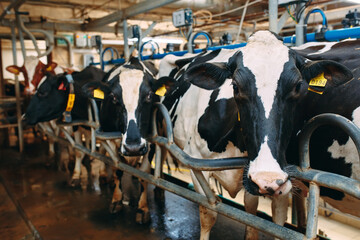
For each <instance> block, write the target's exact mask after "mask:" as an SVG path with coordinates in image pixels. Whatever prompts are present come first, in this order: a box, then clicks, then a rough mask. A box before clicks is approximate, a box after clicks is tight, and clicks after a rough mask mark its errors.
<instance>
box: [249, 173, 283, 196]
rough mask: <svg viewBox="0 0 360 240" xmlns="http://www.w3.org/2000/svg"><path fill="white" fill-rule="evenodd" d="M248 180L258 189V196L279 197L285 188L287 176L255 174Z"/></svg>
mask: <svg viewBox="0 0 360 240" xmlns="http://www.w3.org/2000/svg"><path fill="white" fill-rule="evenodd" d="M249 178H250V179H251V181H253V182H254V183H255V184H256V185H257V186H258V187H259V193H260V194H269V195H281V194H283V193H284V192H283V191H282V189H283V188H286V186H285V185H286V182H287V176H284V174H281V173H274V172H257V173H254V174H250V175H249ZM284 190H285V189H284Z"/></svg>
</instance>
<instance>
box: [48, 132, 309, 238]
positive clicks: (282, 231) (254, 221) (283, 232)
mask: <svg viewBox="0 0 360 240" xmlns="http://www.w3.org/2000/svg"><path fill="white" fill-rule="evenodd" d="M50 137H52V138H54V139H55V140H57V141H61V142H63V143H65V144H69V142H68V141H66V140H65V139H63V138H61V137H57V136H55V135H53V134H50ZM74 148H76V149H77V150H80V151H83V152H84V153H85V154H88V155H90V156H92V157H94V158H96V159H99V160H101V161H103V162H104V163H106V164H108V165H109V166H112V167H118V168H119V169H120V170H122V171H125V172H128V173H130V174H131V175H133V176H135V177H138V178H141V179H143V180H145V181H147V182H149V183H151V184H153V185H155V186H158V187H160V188H162V189H164V190H167V191H169V192H171V193H174V194H177V195H179V196H181V197H183V198H186V199H188V200H190V201H192V202H195V203H197V204H200V205H202V206H204V207H206V208H208V209H210V210H213V211H216V212H218V213H220V214H222V215H224V216H227V217H229V218H231V219H233V220H235V221H238V222H241V223H243V224H246V225H250V226H252V227H254V228H256V229H258V230H259V231H262V232H265V233H268V234H271V235H273V236H275V237H278V238H281V239H289V240H303V239H304V235H303V234H301V233H298V232H296V231H293V230H291V229H288V228H285V227H282V226H280V225H277V224H275V223H272V222H269V221H267V220H265V219H262V218H259V217H257V216H255V215H252V214H250V213H247V212H245V211H242V210H239V209H237V208H235V207H231V206H229V205H227V204H224V203H217V204H215V205H213V204H210V203H209V202H208V199H207V198H206V197H205V196H203V195H201V194H199V193H196V192H193V191H191V190H188V189H186V188H184V187H181V186H178V185H176V184H174V183H171V182H169V181H166V180H164V179H162V178H155V177H154V176H153V175H151V174H149V173H145V172H143V171H141V170H138V169H136V168H133V167H131V166H129V165H127V164H125V163H122V162H119V163H118V165H117V166H116V165H115V164H114V162H113V161H112V159H111V158H109V157H106V156H104V155H102V154H100V153H97V152H91V151H90V150H89V149H87V148H86V147H84V146H81V145H79V144H77V143H76V144H75V145H74Z"/></svg>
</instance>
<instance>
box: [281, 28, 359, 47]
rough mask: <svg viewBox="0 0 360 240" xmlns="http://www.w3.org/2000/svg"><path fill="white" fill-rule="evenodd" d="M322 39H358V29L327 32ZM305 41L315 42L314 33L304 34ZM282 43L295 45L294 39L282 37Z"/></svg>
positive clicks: (293, 37)
mask: <svg viewBox="0 0 360 240" xmlns="http://www.w3.org/2000/svg"><path fill="white" fill-rule="evenodd" d="M324 38H325V40H326V41H339V40H342V39H346V38H360V27H353V28H343V29H336V30H329V31H326V32H325V35H324ZM306 39H307V41H308V42H316V39H315V33H308V34H306ZM283 41H284V43H291V44H295V42H296V37H295V36H290V37H284V38H283Z"/></svg>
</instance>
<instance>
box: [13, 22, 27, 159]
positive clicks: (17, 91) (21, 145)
mask: <svg viewBox="0 0 360 240" xmlns="http://www.w3.org/2000/svg"><path fill="white" fill-rule="evenodd" d="M14 25H15V24H14V22H12V24H11V43H12V53H13V61H14V65H17V57H16V35H15V26H14ZM15 96H16V117H17V124H18V138H19V151H20V152H22V151H23V150H24V138H23V128H22V122H21V99H20V85H19V78H18V76H17V75H15Z"/></svg>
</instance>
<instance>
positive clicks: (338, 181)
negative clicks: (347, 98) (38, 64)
mask: <svg viewBox="0 0 360 240" xmlns="http://www.w3.org/2000/svg"><path fill="white" fill-rule="evenodd" d="M90 106H91V107H90ZM156 108H157V111H159V112H161V114H162V115H163V116H164V118H165V119H166V123H167V124H166V126H167V127H166V135H167V137H161V136H158V134H157V130H156V125H154V126H153V134H152V136H150V137H149V141H150V142H152V143H155V144H156V157H155V169H154V173H153V174H148V173H144V172H142V171H140V170H138V169H136V168H133V167H130V166H128V165H127V164H125V163H122V162H121V161H120V162H119V164H118V165H117V166H115V165H114V161H113V159H114V158H115V159H118V158H119V157H118V156H117V153H115V152H114V151H113V150H112V149H111V147H110V146H109V145H108V141H109V140H113V139H120V138H121V135H120V133H119V132H113V133H111V132H110V133H105V132H101V131H99V129H98V126H99V122H98V116H97V112H98V111H97V106H96V103H95V101H91V104H90V105H89V110H88V111H89V116H90V117H89V119H91V120H90V121H88V122H73V123H61V122H58V126H59V127H60V128H61V131H62V132H63V133H64V136H65V138H61V137H59V136H57V135H56V134H55V133H54V132H53V131H52V130H51V129H49V128H47V127H46V125H43V124H39V126H40V128H41V130H42V131H43V132H44V134H46V135H47V136H48V137H50V138H53V139H54V140H56V141H58V142H61V143H64V144H69V145H71V146H72V147H73V148H75V149H77V150H80V151H82V152H84V153H85V154H87V155H89V156H92V157H94V158H96V159H100V160H101V161H103V162H104V163H106V164H107V165H109V166H112V167H115V168H118V169H120V170H122V171H124V172H128V173H130V174H131V175H133V176H135V177H138V178H140V179H143V180H144V181H147V182H149V183H151V184H153V185H155V186H157V187H160V188H162V189H164V190H166V191H169V192H171V193H175V194H177V195H179V196H181V197H183V198H185V199H189V200H190V201H193V202H195V203H197V204H200V205H202V206H205V207H207V208H209V209H212V210H214V211H216V212H218V213H220V214H222V215H224V216H227V217H229V218H231V219H233V220H236V221H239V222H241V223H244V224H246V225H248V226H252V227H254V228H256V229H258V230H260V231H262V232H264V233H267V234H270V235H272V236H275V237H278V238H281V239H304V238H306V239H314V238H316V237H317V216H318V214H317V213H318V201H319V186H324V187H328V188H332V189H336V190H339V191H343V192H345V193H348V194H350V195H352V196H354V197H356V198H359V197H360V190H359V189H360V183H359V182H358V181H356V180H352V179H349V178H346V177H343V176H339V175H336V174H331V173H326V172H321V171H318V170H313V169H311V168H309V161H310V159H309V155H308V153H309V139H310V137H311V133H312V132H313V131H314V130H315V129H316V128H317V127H318V126H321V125H323V124H336V125H339V126H341V128H342V129H344V130H345V131H346V132H347V133H348V134H349V135H350V136H351V138H352V139H353V140H354V142H355V144H356V146H357V149H358V150H359V149H360V148H359V144H360V139H359V136H360V135H359V131H360V130H359V129H358V128H357V127H356V126H355V125H354V124H352V123H351V122H350V121H348V120H347V119H345V118H343V117H341V116H338V115H334V114H324V115H320V116H317V117H315V118H314V119H312V120H311V121H310V122H309V123H308V125H307V126H306V128H305V129H304V131H303V132H302V137H301V143H300V144H301V151H300V154H301V159H302V161H301V162H302V164H301V166H300V167H296V166H293V167H292V174H293V175H292V177H295V178H297V179H299V180H303V181H306V182H309V183H310V191H309V199H308V207H307V216H308V218H307V220H305V219H304V215H303V214H302V212H303V211H305V210H304V209H299V214H298V216H299V217H298V219H297V223H298V224H297V226H298V228H300V229H301V228H306V232H305V234H302V233H300V232H298V231H296V230H293V229H289V228H286V227H281V226H279V225H276V224H274V223H272V222H271V221H268V220H265V219H262V218H259V217H257V216H254V215H251V214H248V213H246V212H245V211H242V210H239V209H238V208H235V207H233V206H231V205H228V204H225V203H222V202H220V201H218V199H217V197H216V196H215V195H214V193H213V192H212V191H211V189H210V188H209V185H208V183H207V182H206V181H205V179H204V177H203V175H202V173H201V171H209V170H225V169H234V168H243V167H244V165H245V163H246V159H245V158H232V159H211V160H206V159H194V158H191V157H190V156H188V155H187V154H186V153H184V152H183V151H182V150H180V149H179V148H178V147H177V146H176V145H175V144H174V143H173V140H172V127H171V121H170V117H169V115H168V113H167V110H166V109H165V107H164V106H163V105H161V104H157V105H156ZM155 117H156V112H155V113H154V118H155ZM78 125H86V126H88V127H91V131H92V139H91V140H92V141H91V142H92V148H91V149H88V148H85V147H84V146H82V145H79V144H77V143H75V141H74V139H73V137H72V136H71V134H70V133H68V131H67V130H66V128H65V127H66V126H78ZM96 142H100V144H101V145H102V146H104V147H105V149H106V150H107V152H108V153H109V156H110V157H109V156H105V155H102V154H100V153H99V152H98V151H97V150H96V146H95V143H96ZM161 148H162V149H166V151H169V152H170V154H171V155H172V156H173V157H175V158H176V159H177V160H178V161H180V162H181V163H182V164H183V165H184V166H186V167H188V168H190V169H192V170H193V171H194V172H195V174H196V177H197V179H198V181H199V182H200V183H201V186H202V187H203V190H204V192H205V193H206V196H203V195H201V194H198V193H195V192H193V191H191V190H189V189H187V188H185V187H182V186H179V185H177V184H175V183H173V182H171V181H169V180H166V179H164V175H163V174H162V172H163V170H162V166H163V164H164V154H166V152H165V151H162V150H161ZM165 156H166V155H165ZM299 200H300V202H301V201H303V200H301V199H299ZM298 206H304V205H302V204H298ZM305 226H306V227H305ZM34 233H37V232H34Z"/></svg>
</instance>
